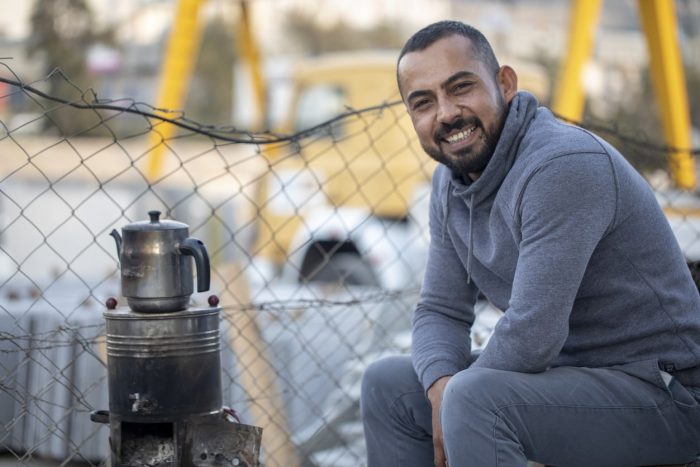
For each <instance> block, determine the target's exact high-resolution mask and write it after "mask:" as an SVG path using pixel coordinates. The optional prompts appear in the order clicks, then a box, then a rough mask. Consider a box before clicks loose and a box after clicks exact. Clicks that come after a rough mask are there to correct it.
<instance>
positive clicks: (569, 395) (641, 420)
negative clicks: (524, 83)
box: [361, 356, 700, 467]
mask: <svg viewBox="0 0 700 467" xmlns="http://www.w3.org/2000/svg"><path fill="white" fill-rule="evenodd" d="M669 379H670V378H668V374H666V373H662V372H661V371H660V370H659V369H658V367H657V365H656V363H655V362H653V361H644V362H638V363H634V364H628V365H622V366H618V367H611V368H597V369H593V368H573V367H560V368H554V369H551V370H548V371H545V372H543V373H536V374H528V373H515V372H509V371H501V370H491V369H484V368H472V369H466V370H464V371H461V372H459V373H457V374H456V375H455V376H453V377H452V379H451V380H450V382H449V383H448V385H447V387H446V389H445V393H444V395H443V402H442V408H441V423H442V429H443V435H444V445H445V452H446V454H447V460H448V464H449V466H450V467H471V466H473V467H490V466H498V467H504V466H518V467H524V466H525V465H527V460H531V461H535V462H539V463H542V464H546V465H552V466H558V467H574V466H585V467H604V466H611V467H624V466H641V465H658V464H682V463H686V462H690V461H692V460H694V459H695V458H696V457H697V456H698V454H699V453H700V405H699V404H698V399H700V389H696V388H684V387H683V386H682V385H680V384H679V383H678V382H677V381H676V380H675V379H670V381H668V380H669ZM667 381H668V382H667ZM361 410H362V419H363V423H364V430H365V439H366V442H367V456H368V467H431V466H433V445H432V437H431V433H432V427H431V409H430V405H429V403H428V400H427V398H426V396H425V392H424V390H423V388H422V386H421V384H420V383H419V381H418V378H417V377H416V374H415V371H414V369H413V366H412V363H411V360H410V357H407V356H397V357H388V358H385V359H382V360H380V361H377V362H375V363H373V364H372V365H370V367H369V368H368V369H367V370H366V372H365V375H364V378H363V381H362V397H361Z"/></svg>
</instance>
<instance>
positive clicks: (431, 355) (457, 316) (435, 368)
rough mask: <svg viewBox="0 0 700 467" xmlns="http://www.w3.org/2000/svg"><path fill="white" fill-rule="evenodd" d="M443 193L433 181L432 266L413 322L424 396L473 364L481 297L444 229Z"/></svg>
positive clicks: (414, 353)
mask: <svg viewBox="0 0 700 467" xmlns="http://www.w3.org/2000/svg"><path fill="white" fill-rule="evenodd" d="M435 178H436V179H437V178H438V177H437V172H436V177H435ZM442 190H443V191H442V192H441V191H440V189H439V188H438V183H437V181H436V180H433V190H432V192H431V193H432V194H431V200H430V235H431V239H430V249H429V252H428V263H427V266H426V271H425V276H424V279H423V286H422V289H421V298H420V301H419V303H418V305H417V307H416V310H415V314H414V317H413V340H412V358H413V365H414V368H415V370H416V374H417V375H418V378H419V380H420V381H421V383H422V384H423V387H424V389H425V390H426V391H427V390H428V388H429V387H430V386H431V385H432V384H433V383H434V382H435V381H436V380H437V379H439V378H440V377H442V376H449V375H454V374H455V373H457V372H459V371H461V370H464V369H465V368H466V367H467V366H468V365H469V363H470V354H471V342H470V338H469V332H470V330H471V326H472V323H473V322H474V303H475V302H476V297H477V294H478V290H477V288H476V286H475V285H474V283H473V282H470V281H468V280H467V273H466V271H465V269H464V266H463V265H462V263H461V262H460V260H459V258H458V257H457V253H456V251H455V249H454V247H453V246H452V242H451V240H450V236H449V234H448V233H447V232H445V230H444V229H445V224H444V222H445V212H444V210H445V206H444V200H445V193H444V190H445V187H442Z"/></svg>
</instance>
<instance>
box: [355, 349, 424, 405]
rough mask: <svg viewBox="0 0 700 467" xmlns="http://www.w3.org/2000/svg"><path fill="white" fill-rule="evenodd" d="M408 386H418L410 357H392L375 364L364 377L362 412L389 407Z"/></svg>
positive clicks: (368, 368) (361, 398) (371, 365)
mask: <svg viewBox="0 0 700 467" xmlns="http://www.w3.org/2000/svg"><path fill="white" fill-rule="evenodd" d="M407 385H409V386H414V387H415V386H416V385H418V378H417V377H416V375H415V371H414V370H413V364H412V363H411V358H410V357H408V356H392V357H386V358H383V359H381V360H377V361H376V362H373V363H372V364H370V365H369V366H368V367H367V369H366V370H365V372H364V375H363V376H362V389H361V396H360V406H361V409H362V412H363V413H365V412H367V413H373V412H376V411H378V410H380V409H382V408H386V407H388V406H389V405H391V404H392V402H393V401H394V400H395V399H396V397H397V394H400V393H401V392H402V391H405V390H406V386H407Z"/></svg>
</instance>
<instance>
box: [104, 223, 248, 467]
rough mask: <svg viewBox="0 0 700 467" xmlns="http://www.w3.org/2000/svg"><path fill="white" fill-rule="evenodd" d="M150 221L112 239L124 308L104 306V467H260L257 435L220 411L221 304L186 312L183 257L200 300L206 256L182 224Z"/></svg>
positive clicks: (205, 276)
mask: <svg viewBox="0 0 700 467" xmlns="http://www.w3.org/2000/svg"><path fill="white" fill-rule="evenodd" d="M149 215H150V216H151V220H150V222H137V223H134V224H131V225H128V226H126V227H124V228H123V233H124V242H123V243H122V236H120V235H119V234H118V232H116V231H113V232H112V234H111V235H112V236H113V237H114V238H115V240H116V242H117V252H118V254H119V256H120V264H121V266H122V291H123V292H124V291H125V290H126V291H127V292H129V294H126V293H123V295H124V296H126V297H127V299H128V300H127V302H128V304H129V306H128V307H117V300H116V299H114V298H109V299H108V300H107V303H106V304H107V311H105V312H104V317H105V321H106V340H107V376H108V387H109V410H108V411H106V410H100V411H95V412H93V413H92V414H91V419H92V420H93V421H95V422H100V423H107V424H109V429H110V443H109V444H110V451H111V452H110V456H111V463H110V465H111V466H112V467H136V466H139V467H143V466H146V465H148V466H153V467H155V466H163V467H165V466H172V467H190V466H239V467H257V466H258V465H259V461H258V458H259V454H260V441H261V435H262V430H261V429H260V428H258V427H254V426H249V425H244V424H242V423H240V422H239V421H238V419H237V416H236V414H235V412H234V411H232V410H231V409H227V408H225V407H223V406H222V395H221V357H220V354H221V339H220V336H219V314H220V311H221V308H219V307H218V302H219V300H218V298H217V297H216V296H213V295H212V296H210V297H209V304H210V306H209V307H188V306H187V303H188V302H189V294H190V293H191V289H192V287H191V282H192V276H191V270H192V269H191V264H190V262H191V261H192V258H190V257H189V256H193V257H195V259H196V262H197V270H198V276H197V282H198V291H204V290H208V289H209V259H208V255H207V252H206V248H205V247H204V245H203V244H202V243H201V242H200V241H199V240H197V239H194V238H189V237H188V229H187V226H186V225H185V224H181V223H178V222H173V221H161V220H160V219H159V215H160V213H159V212H158V211H152V212H150V213H149ZM154 258H155V259H154ZM173 265H177V266H178V267H175V266H173ZM188 267H189V269H188ZM183 271H185V272H184V273H183ZM187 281H189V284H187V283H185V282H187ZM162 284H166V285H167V287H165V286H163V285H162ZM183 297H184V298H183Z"/></svg>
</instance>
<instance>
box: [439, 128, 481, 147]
mask: <svg viewBox="0 0 700 467" xmlns="http://www.w3.org/2000/svg"><path fill="white" fill-rule="evenodd" d="M474 128H475V127H471V128H469V129H468V130H464V131H460V132H459V133H457V134H454V135H452V136H448V137H447V138H445V139H446V140H447V142H448V143H456V142H458V141H462V140H465V139H467V138H468V137H469V135H471V134H472V131H474Z"/></svg>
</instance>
